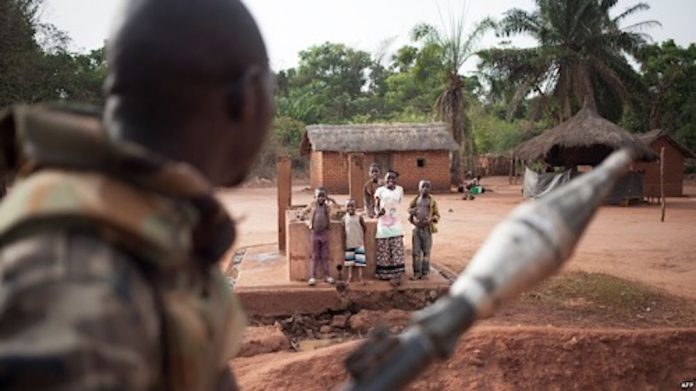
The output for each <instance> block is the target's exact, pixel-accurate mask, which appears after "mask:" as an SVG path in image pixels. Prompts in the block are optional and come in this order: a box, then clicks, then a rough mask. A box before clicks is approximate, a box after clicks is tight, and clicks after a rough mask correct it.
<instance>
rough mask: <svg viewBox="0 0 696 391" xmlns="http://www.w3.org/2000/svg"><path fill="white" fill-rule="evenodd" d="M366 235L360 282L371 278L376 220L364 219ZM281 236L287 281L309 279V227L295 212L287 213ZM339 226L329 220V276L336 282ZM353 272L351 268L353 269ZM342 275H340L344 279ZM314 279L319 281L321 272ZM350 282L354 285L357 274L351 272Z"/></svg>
mask: <svg viewBox="0 0 696 391" xmlns="http://www.w3.org/2000/svg"><path fill="white" fill-rule="evenodd" d="M365 225H366V228H367V232H365V256H366V258H367V267H365V269H364V270H363V278H365V279H374V278H375V277H374V276H375V232H376V230H377V220H375V219H368V218H365ZM285 228H286V229H285V235H286V243H287V249H286V251H285V255H286V259H287V262H288V273H289V278H290V281H307V279H309V263H310V262H311V254H312V247H311V243H310V236H309V227H307V224H306V223H305V222H304V221H301V220H299V219H298V218H297V211H296V210H292V209H291V210H288V211H287V212H286V216H285ZM342 230H343V225H342V224H341V222H340V221H338V220H331V224H330V226H329V273H330V274H331V276H332V277H334V278H336V279H338V270H337V269H336V266H338V265H342V264H343V256H344V253H343V237H342V233H341V231H342ZM354 269H355V268H354ZM345 276H346V274H345V273H344V278H345ZM317 278H318V279H319V281H321V280H323V275H322V271H321V269H318V270H317ZM353 281H354V282H355V281H357V272H356V271H355V270H353Z"/></svg>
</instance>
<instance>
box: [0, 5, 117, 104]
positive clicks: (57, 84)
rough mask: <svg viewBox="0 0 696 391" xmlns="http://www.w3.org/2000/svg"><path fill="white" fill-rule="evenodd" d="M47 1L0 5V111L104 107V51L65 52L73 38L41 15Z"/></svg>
mask: <svg viewBox="0 0 696 391" xmlns="http://www.w3.org/2000/svg"><path fill="white" fill-rule="evenodd" d="M42 3H43V0H0V107H3V106H7V105H10V104H13V103H33V102H38V101H54V100H72V101H79V102H82V103H92V104H100V103H101V102H102V93H101V86H102V84H103V81H104V78H105V77H106V64H105V61H104V49H103V48H102V49H98V50H93V51H92V52H90V53H88V54H74V53H70V52H68V50H67V45H68V44H69V42H70V37H68V35H67V34H66V33H65V32H63V31H60V30H58V29H57V28H56V27H55V26H53V25H51V24H41V23H39V21H38V18H37V12H38V9H39V7H40V6H41V4H42Z"/></svg>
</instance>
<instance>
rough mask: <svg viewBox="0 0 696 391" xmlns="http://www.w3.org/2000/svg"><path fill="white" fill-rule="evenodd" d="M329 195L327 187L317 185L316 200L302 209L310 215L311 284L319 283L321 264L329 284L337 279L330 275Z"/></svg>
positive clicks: (305, 214) (306, 214)
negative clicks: (318, 269) (317, 277)
mask: <svg viewBox="0 0 696 391" xmlns="http://www.w3.org/2000/svg"><path fill="white" fill-rule="evenodd" d="M327 199H328V195H327V192H326V189H324V188H323V187H317V189H316V190H315V191H314V201H312V203H310V204H309V205H308V206H307V208H305V209H304V210H303V211H302V216H303V217H304V216H309V230H310V232H311V234H310V237H311V243H312V247H311V248H312V262H311V263H310V266H309V274H310V275H309V281H307V283H308V284H309V286H314V285H316V283H317V280H316V269H317V265H320V266H321V269H322V271H323V272H324V278H325V279H326V282H328V283H329V284H333V283H334V282H335V281H334V279H333V278H332V277H331V276H330V275H329V224H330V223H331V219H330V216H331V208H330V207H329V205H328V204H327V202H326V201H327Z"/></svg>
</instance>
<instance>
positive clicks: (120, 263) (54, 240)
mask: <svg viewBox="0 0 696 391" xmlns="http://www.w3.org/2000/svg"><path fill="white" fill-rule="evenodd" d="M0 275H1V276H2V281H0V286H3V285H4V286H5V287H6V284H7V283H8V282H12V286H14V287H20V286H22V285H25V284H41V283H45V282H47V281H57V280H61V279H66V280H75V279H78V280H79V279H85V280H86V281H87V280H90V279H104V281H117V280H118V279H123V278H126V279H127V280H129V281H131V282H132V283H133V284H136V285H137V284H147V282H146V279H144V278H143V276H142V273H141V270H140V268H139V266H138V263H137V259H136V258H135V257H134V256H133V255H131V254H129V253H128V252H125V251H123V250H122V249H120V248H119V247H117V246H114V245H113V244H111V243H109V242H108V241H105V240H102V239H101V238H99V237H98V236H96V235H94V234H92V233H89V232H79V231H72V230H64V229H50V230H43V231H38V232H35V233H32V234H28V235H25V236H23V237H22V238H20V239H17V240H14V241H12V242H9V243H5V244H3V245H1V246H0ZM133 286H134V285H133Z"/></svg>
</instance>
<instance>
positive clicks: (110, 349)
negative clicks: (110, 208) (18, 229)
mask: <svg viewBox="0 0 696 391" xmlns="http://www.w3.org/2000/svg"><path fill="white" fill-rule="evenodd" d="M156 308H157V307H156V305H155V300H154V294H153V292H152V291H151V289H150V287H149V285H148V283H147V281H146V280H145V278H144V277H143V274H142V272H141V271H139V270H138V269H137V268H136V266H135V262H133V260H132V259H130V258H129V256H128V255H126V254H125V253H123V252H121V251H118V250H116V249H115V248H113V247H111V246H109V245H108V244H105V243H104V242H103V241H100V240H98V239H96V238H94V237H91V236H89V235H86V234H85V235H83V234H67V233H65V232H55V233H46V234H41V235H37V236H32V237H29V238H27V239H21V240H19V241H16V242H13V243H12V244H10V245H7V246H5V247H3V248H2V250H1V251H0V389H2V390H15V389H32V390H88V389H89V390H95V389H99V390H145V389H152V388H153V386H154V385H155V384H156V383H157V379H158V378H159V373H160V371H161V355H160V341H159V338H160V337H159V334H160V331H159V330H160V327H159V326H160V320H159V318H158V315H157V314H158V311H157V310H156Z"/></svg>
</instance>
